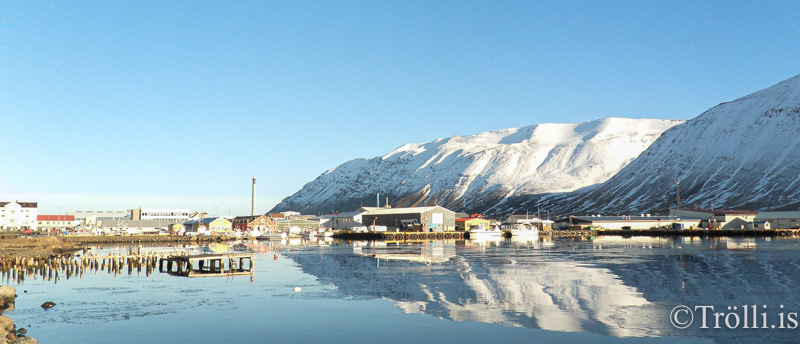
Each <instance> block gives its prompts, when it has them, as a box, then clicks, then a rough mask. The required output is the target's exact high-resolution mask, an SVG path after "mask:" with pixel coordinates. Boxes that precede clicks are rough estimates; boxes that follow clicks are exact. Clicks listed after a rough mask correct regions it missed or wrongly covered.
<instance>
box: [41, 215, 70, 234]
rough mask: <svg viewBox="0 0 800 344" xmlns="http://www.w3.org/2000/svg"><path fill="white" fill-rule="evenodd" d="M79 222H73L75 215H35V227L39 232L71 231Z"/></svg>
mask: <svg viewBox="0 0 800 344" xmlns="http://www.w3.org/2000/svg"><path fill="white" fill-rule="evenodd" d="M79 223H80V222H78V221H77V220H75V215H37V216H36V226H37V227H38V229H39V230H41V231H43V230H48V229H72V228H75V226H77V225H78V224H79Z"/></svg>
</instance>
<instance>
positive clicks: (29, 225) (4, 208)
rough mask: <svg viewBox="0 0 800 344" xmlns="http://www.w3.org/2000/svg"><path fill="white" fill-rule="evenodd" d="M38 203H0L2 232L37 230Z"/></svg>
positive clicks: (0, 227)
mask: <svg viewBox="0 0 800 344" xmlns="http://www.w3.org/2000/svg"><path fill="white" fill-rule="evenodd" d="M38 214H39V207H38V204H37V203H36V202H0V230H5V231H11V230H27V229H30V230H36V228H37V223H36V217H37V216H38Z"/></svg>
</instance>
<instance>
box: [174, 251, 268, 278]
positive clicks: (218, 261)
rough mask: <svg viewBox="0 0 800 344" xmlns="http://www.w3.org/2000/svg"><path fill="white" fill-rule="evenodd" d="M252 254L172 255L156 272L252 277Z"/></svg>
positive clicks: (175, 274) (178, 274)
mask: <svg viewBox="0 0 800 344" xmlns="http://www.w3.org/2000/svg"><path fill="white" fill-rule="evenodd" d="M253 255H254V254H253V253H229V254H197V255H174V256H169V257H167V258H166V259H161V260H160V261H159V262H158V271H160V272H166V273H168V274H170V275H173V276H183V277H220V276H222V277H230V276H253Z"/></svg>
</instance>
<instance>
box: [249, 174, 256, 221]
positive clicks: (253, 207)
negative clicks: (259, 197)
mask: <svg viewBox="0 0 800 344" xmlns="http://www.w3.org/2000/svg"><path fill="white" fill-rule="evenodd" d="M250 215H251V216H256V177H253V199H252V200H251V202H250Z"/></svg>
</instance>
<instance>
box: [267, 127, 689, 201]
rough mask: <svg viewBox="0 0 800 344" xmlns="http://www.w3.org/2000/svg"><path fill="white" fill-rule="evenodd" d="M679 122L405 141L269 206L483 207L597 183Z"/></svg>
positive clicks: (327, 174) (523, 130)
mask: <svg viewBox="0 0 800 344" xmlns="http://www.w3.org/2000/svg"><path fill="white" fill-rule="evenodd" d="M682 122H683V121H676V120H659V119H625V118H604V119H599V120H595V121H591V122H585V123H578V124H538V125H533V126H528V127H522V128H513V129H504V130H498V131H491V132H485V133H480V134H477V135H472V136H455V137H451V138H447V139H437V140H435V141H433V142H429V143H424V144H406V145H403V146H401V147H399V148H397V149H396V150H394V151H392V152H391V153H389V154H387V155H385V156H382V157H375V158H372V159H356V160H351V161H348V162H346V163H344V164H342V165H339V166H337V167H335V168H333V169H331V170H329V171H327V172H325V173H323V174H322V175H320V176H319V177H318V178H317V179H315V180H314V181H312V182H310V183H308V184H306V185H305V186H304V187H303V188H302V189H301V190H300V191H298V192H297V193H295V194H294V195H292V196H290V197H287V198H286V199H284V200H283V201H282V202H281V203H280V204H278V205H277V206H276V207H275V208H274V209H273V210H272V211H284V210H294V211H301V212H303V213H312V214H313V213H328V212H331V210H335V211H350V210H354V209H357V208H358V207H359V206H361V205H362V204H363V205H369V206H372V205H374V204H375V203H376V194H380V198H381V200H380V201H381V204H384V203H385V200H386V197H388V198H389V203H390V204H392V205H393V206H416V205H420V204H439V205H443V206H445V207H448V208H450V209H453V210H457V211H484V210H486V209H489V208H491V207H493V206H495V205H496V204H498V203H501V202H503V201H504V200H505V199H507V198H509V197H519V196H524V195H533V194H542V193H553V192H569V191H573V190H576V189H579V188H583V187H587V186H591V185H595V184H598V183H602V182H604V181H606V180H607V179H609V178H610V177H612V176H613V175H614V174H616V173H617V172H618V171H619V170H620V169H622V168H623V167H625V165H627V164H628V163H630V162H631V161H632V160H633V159H635V158H636V157H637V156H638V155H639V154H640V153H641V152H642V151H644V150H645V149H646V148H647V147H648V146H650V144H652V143H653V141H654V140H655V139H656V138H657V137H658V136H659V135H661V133H662V132H664V131H665V130H667V129H668V128H670V127H672V126H674V125H676V124H679V123H682Z"/></svg>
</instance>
